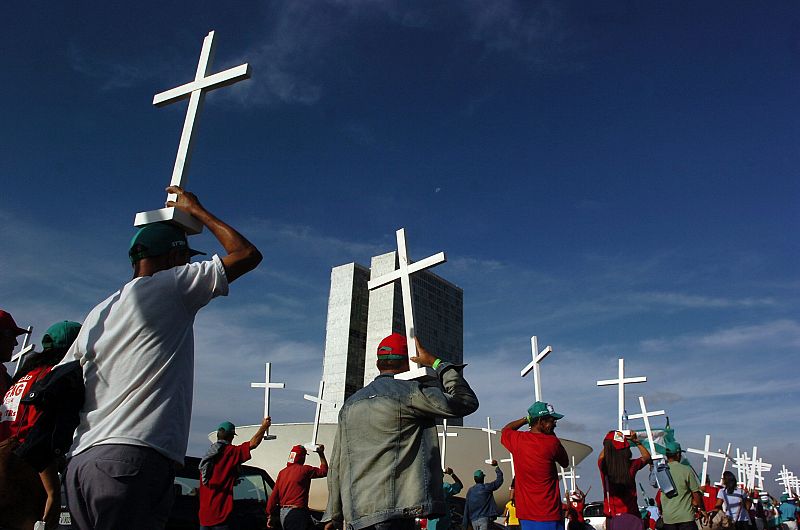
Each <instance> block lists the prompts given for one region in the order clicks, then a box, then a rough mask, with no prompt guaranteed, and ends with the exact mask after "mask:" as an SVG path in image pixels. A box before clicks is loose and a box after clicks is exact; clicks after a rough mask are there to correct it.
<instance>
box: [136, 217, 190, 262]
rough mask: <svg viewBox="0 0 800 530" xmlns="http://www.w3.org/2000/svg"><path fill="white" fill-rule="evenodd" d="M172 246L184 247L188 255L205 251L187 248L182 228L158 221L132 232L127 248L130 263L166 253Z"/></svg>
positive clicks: (187, 244)
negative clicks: (134, 232)
mask: <svg viewBox="0 0 800 530" xmlns="http://www.w3.org/2000/svg"><path fill="white" fill-rule="evenodd" d="M173 248H186V249H188V250H189V255H190V256H196V255H198V254H203V255H205V252H200V251H199V250H194V249H192V248H189V243H188V242H187V241H186V232H184V231H183V230H182V229H180V228H179V227H177V226H175V225H173V224H170V223H165V222H160V223H151V224H149V225H145V226H143V227H141V228H140V229H139V230H138V231H137V232H136V234H134V236H133V238H132V239H131V244H130V247H129V248H128V257H129V258H130V259H131V263H136V262H137V261H139V260H140V259H142V258H151V257H153V256H161V255H162V254H166V253H168V252H169V251H170V250H172V249H173Z"/></svg>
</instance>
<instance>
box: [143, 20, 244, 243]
mask: <svg viewBox="0 0 800 530" xmlns="http://www.w3.org/2000/svg"><path fill="white" fill-rule="evenodd" d="M213 58H214V32H213V31H211V32H209V33H208V35H206V38H205V39H204V40H203V48H202V50H201V51H200V61H199V62H198V63H197V71H196V72H195V76H194V81H191V82H189V83H186V84H185V85H181V86H179V87H177V88H173V89H170V90H167V91H165V92H161V93H159V94H156V95H155V96H154V97H153V105H155V106H156V107H162V106H164V105H168V104H170V103H173V102H175V101H180V100H183V99H186V98H187V97H188V98H189V107H188V109H187V110H186V119H185V120H184V121H183V131H182V132H181V140H180V142H179V143H178V155H177V157H176V158H175V166H174V167H173V169H172V179H171V180H170V186H184V185H185V184H186V173H187V172H188V168H189V160H190V159H191V155H192V144H193V142H194V138H195V136H196V131H197V129H196V128H195V123H196V121H197V119H198V118H199V116H200V111H201V110H202V107H203V101H204V100H205V95H206V92H208V91H209V90H214V89H216V88H222V87H225V86H228V85H232V84H233V83H236V82H238V81H241V80H243V79H248V78H249V77H250V65H248V64H246V63H245V64H242V65H239V66H236V67H234V68H230V69H228V70H224V71H222V72H219V73H216V74H213V75H208V71H209V70H210V69H211V63H212V61H213ZM175 198H176V196H175V195H174V194H171V193H170V194H167V200H168V201H174V200H175ZM158 221H172V222H173V223H176V224H178V225H179V226H181V228H183V229H184V230H185V231H186V233H188V234H197V233H200V231H202V230H203V224H202V223H201V222H200V221H198V220H197V219H195V218H194V217H192V216H191V215H189V214H187V213H185V212H183V211H182V210H178V209H177V208H172V207H168V208H161V209H159V210H151V211H149V212H139V213H137V214H136V218H135V219H134V222H133V224H134V226H143V225H146V224H150V223H155V222H158Z"/></svg>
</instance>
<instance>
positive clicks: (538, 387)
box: [519, 335, 553, 401]
mask: <svg viewBox="0 0 800 530" xmlns="http://www.w3.org/2000/svg"><path fill="white" fill-rule="evenodd" d="M552 351H553V347H552V346H547V347H546V348H545V349H543V350H542V351H539V340H538V338H537V337H536V335H534V336H533V337H531V358H532V360H531V362H529V363H528V365H527V366H526V367H525V368H523V369H522V370H521V371H520V373H519V375H521V376H522V377H525V376H526V375H528V374H529V373H530V372H531V371H533V393H534V397H535V398H536V401H541V400H542V376H541V373H540V372H539V363H540V362H542V361H543V360H544V358H545V357H547V355H548V354H549V353H550V352H552Z"/></svg>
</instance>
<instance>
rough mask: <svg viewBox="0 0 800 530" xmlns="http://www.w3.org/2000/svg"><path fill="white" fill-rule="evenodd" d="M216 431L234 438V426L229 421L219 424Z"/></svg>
mask: <svg viewBox="0 0 800 530" xmlns="http://www.w3.org/2000/svg"><path fill="white" fill-rule="evenodd" d="M217 430H218V431H225V432H226V433H228V434H233V435H234V436H236V425H234V424H233V423H231V422H229V421H223V422H222V423H220V424H219V427H217Z"/></svg>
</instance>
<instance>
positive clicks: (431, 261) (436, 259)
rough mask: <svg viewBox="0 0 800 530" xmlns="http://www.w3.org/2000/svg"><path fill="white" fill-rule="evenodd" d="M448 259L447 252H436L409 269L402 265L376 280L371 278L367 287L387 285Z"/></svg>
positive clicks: (373, 287) (413, 264) (374, 287)
mask: <svg viewBox="0 0 800 530" xmlns="http://www.w3.org/2000/svg"><path fill="white" fill-rule="evenodd" d="M446 261H447V256H446V255H445V253H444V252H439V253H438V254H434V255H433V256H428V257H427V258H424V259H421V260H419V261H415V262H414V263H412V264H411V265H409V266H408V269H404V268H403V266H402V265H401V266H400V268H399V269H397V270H395V271H392V272H389V273H387V274H384V275H383V276H378V277H377V278H375V279H374V280H369V281H368V282H367V289H370V290H372V289H377V288H378V287H381V286H382V285H386V284H387V283H392V282H394V281H397V280H399V279H400V278H401V277H403V276H405V275H406V274H413V273H415V272H419V271H421V270H423V269H428V268H430V267H433V266H434V265H438V264H440V263H445V262H446Z"/></svg>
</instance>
